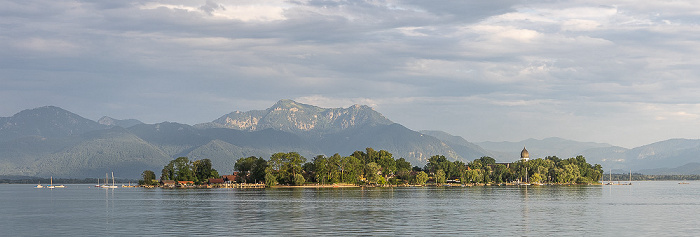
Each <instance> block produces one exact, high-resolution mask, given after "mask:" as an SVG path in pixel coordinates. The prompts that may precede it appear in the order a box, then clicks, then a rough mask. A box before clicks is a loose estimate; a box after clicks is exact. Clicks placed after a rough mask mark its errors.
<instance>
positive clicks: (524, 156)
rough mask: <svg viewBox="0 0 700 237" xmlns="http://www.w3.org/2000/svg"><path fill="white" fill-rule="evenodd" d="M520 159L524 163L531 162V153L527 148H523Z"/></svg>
mask: <svg viewBox="0 0 700 237" xmlns="http://www.w3.org/2000/svg"><path fill="white" fill-rule="evenodd" d="M520 159H521V160H523V161H528V160H530V153H529V152H527V149H525V147H523V151H521V152H520Z"/></svg>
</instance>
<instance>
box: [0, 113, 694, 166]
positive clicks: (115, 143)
mask: <svg viewBox="0 0 700 237" xmlns="http://www.w3.org/2000/svg"><path fill="white" fill-rule="evenodd" d="M367 147H372V148H374V149H376V150H380V149H383V150H387V151H389V152H391V153H392V154H393V155H394V156H395V158H399V157H404V158H406V159H407V160H408V161H410V162H411V163H412V164H413V165H418V166H422V165H424V164H425V162H426V160H427V158H429V157H430V156H432V155H444V156H446V157H448V158H449V159H450V160H456V159H459V160H463V161H465V162H467V161H471V160H473V159H476V158H479V157H481V156H491V157H494V158H496V160H497V161H499V162H512V161H515V160H517V159H518V158H519V153H520V150H522V148H523V147H527V149H528V150H529V151H530V154H531V156H530V157H531V158H537V157H545V156H550V155H551V156H553V155H556V156H558V157H560V158H568V157H573V156H576V155H584V156H585V157H586V158H587V160H588V161H589V162H590V163H599V164H602V165H603V167H604V168H605V169H606V170H608V169H622V170H628V169H631V170H633V171H638V170H645V172H647V173H658V172H662V173H667V174H695V173H700V165H697V164H689V163H693V162H698V161H700V159H698V157H699V156H700V140H690V139H672V140H667V141H661V142H657V143H653V144H649V145H646V146H642V147H637V148H634V149H626V148H622V147H615V146H612V145H609V144H602V143H592V142H576V141H571V140H565V139H561V138H547V139H543V140H535V139H528V140H525V141H521V142H480V143H476V144H475V143H471V142H469V141H466V140H465V139H463V138H462V137H459V136H453V135H450V134H448V133H446V132H442V131H421V132H417V131H413V130H411V129H408V128H406V127H404V126H402V125H400V124H397V123H394V122H392V121H391V120H389V119H388V118H386V117H384V116H383V115H381V114H380V113H378V112H377V111H374V110H373V109H372V108H370V107H368V106H363V105H354V106H351V107H349V108H320V107H317V106H312V105H306V104H301V103H297V102H295V101H292V100H280V101H279V102H277V103H276V104H275V105H273V106H272V107H270V108H268V109H266V110H254V111H247V112H240V111H236V112H232V113H229V114H226V115H223V116H221V117H220V118H217V119H215V120H213V121H211V122H208V123H202V124H196V125H187V124H179V123H171V122H162V123H157V124H144V123H142V122H140V121H138V120H136V119H126V120H118V119H113V118H110V117H106V116H105V117H102V118H101V119H99V120H98V121H92V120H89V119H86V118H83V117H81V116H79V115H77V114H74V113H71V112H69V111H66V110H63V109H61V108H59V107H54V106H45V107H40V108H35V109H28V110H24V111H21V112H19V113H17V114H15V115H14V116H12V117H0V175H29V176H42V177H47V176H55V177H73V178H84V177H102V175H104V173H105V172H112V171H114V172H115V175H118V176H119V177H123V178H137V177H139V175H140V173H141V172H142V171H143V170H146V169H150V170H153V171H155V172H156V173H159V171H160V170H161V169H162V168H163V166H164V165H165V164H167V163H168V162H169V161H170V160H172V159H174V158H176V157H179V156H187V157H189V158H190V160H198V159H205V158H208V159H211V160H212V162H213V165H214V168H216V169H218V170H219V172H220V173H222V174H226V173H231V172H232V171H233V164H234V163H235V161H236V160H237V159H238V158H241V157H247V156H260V157H263V158H266V159H267V158H269V156H270V155H271V154H272V153H275V152H289V151H296V152H299V153H300V154H302V155H303V156H305V157H306V158H307V160H311V159H312V158H313V157H314V156H316V155H321V154H323V155H328V156H330V155H333V154H335V153H339V154H341V155H343V156H346V155H350V154H351V153H352V152H354V151H356V150H364V149H365V148H367ZM686 164H689V165H687V166H685V167H680V168H677V167H679V166H683V165H686ZM652 169H653V170H652Z"/></svg>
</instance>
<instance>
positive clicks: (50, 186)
mask: <svg viewBox="0 0 700 237" xmlns="http://www.w3.org/2000/svg"><path fill="white" fill-rule="evenodd" d="M47 188H50V189H54V188H56V186H53V176H51V184H50V185H49V186H47Z"/></svg>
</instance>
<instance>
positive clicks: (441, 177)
mask: <svg viewBox="0 0 700 237" xmlns="http://www.w3.org/2000/svg"><path fill="white" fill-rule="evenodd" d="M435 183H437V184H444V183H445V171H443V170H437V171H436V172H435Z"/></svg>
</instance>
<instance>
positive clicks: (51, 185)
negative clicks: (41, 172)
mask: <svg viewBox="0 0 700 237" xmlns="http://www.w3.org/2000/svg"><path fill="white" fill-rule="evenodd" d="M65 187H66V186H65V185H63V184H60V185H53V176H51V184H50V185H49V186H44V185H41V183H39V184H37V185H36V186H34V188H49V189H54V188H65Z"/></svg>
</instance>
